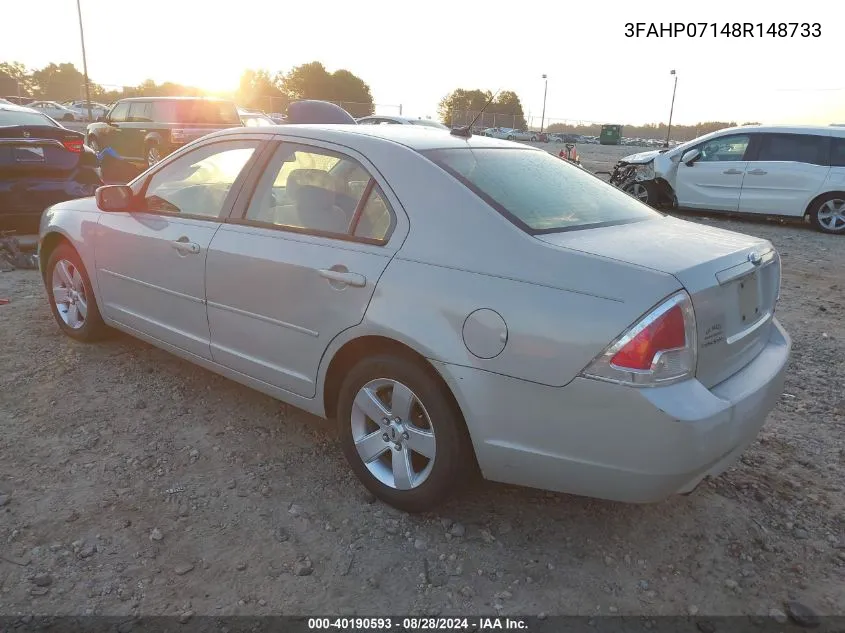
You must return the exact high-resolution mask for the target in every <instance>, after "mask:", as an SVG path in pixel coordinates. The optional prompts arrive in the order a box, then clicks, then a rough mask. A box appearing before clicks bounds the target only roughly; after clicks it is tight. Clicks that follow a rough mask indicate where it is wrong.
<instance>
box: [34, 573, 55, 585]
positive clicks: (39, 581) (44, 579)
mask: <svg viewBox="0 0 845 633" xmlns="http://www.w3.org/2000/svg"><path fill="white" fill-rule="evenodd" d="M32 584H33V585H35V586H36V587H49V586H50V585H52V584H53V577H52V576H50V574H38V575H37V576H33V577H32Z"/></svg>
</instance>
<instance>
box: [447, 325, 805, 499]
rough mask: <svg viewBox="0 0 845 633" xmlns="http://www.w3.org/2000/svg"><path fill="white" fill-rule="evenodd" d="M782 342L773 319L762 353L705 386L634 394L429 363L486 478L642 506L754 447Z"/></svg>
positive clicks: (589, 383)
mask: <svg viewBox="0 0 845 633" xmlns="http://www.w3.org/2000/svg"><path fill="white" fill-rule="evenodd" d="M790 349H791V341H790V338H789V336H788V335H787V333H786V332H785V331H784V330H783V328H782V327H781V326H780V324H779V323H778V322H777V321H775V322H774V327H773V328H772V333H771V338H770V340H769V343H768V345H767V346H766V347H765V348H764V349H763V351H762V352H761V353H760V354H759V355H758V356H757V358H755V359H754V360H753V361H751V362H750V363H749V364H748V365H747V366H746V367H744V368H743V369H742V370H740V371H739V372H738V373H736V374H734V375H733V376H731V377H730V378H729V379H727V380H725V381H724V382H722V383H721V384H719V385H716V386H715V387H713V388H712V389H707V388H705V387H704V386H703V385H702V384H701V383H699V382H698V381H697V380H688V381H685V382H682V383H678V384H675V385H670V386H666V387H659V388H646V389H635V388H630V387H624V386H620V385H614V384H610V383H604V382H599V381H595V380H590V379H586V378H576V379H575V380H573V381H572V382H571V383H569V384H568V385H567V386H565V387H561V388H554V387H546V386H542V385H538V384H536V383H529V382H525V381H520V380H515V379H512V378H506V377H504V376H499V375H496V374H490V373H488V372H483V371H480V370H477V369H470V368H466V367H456V366H453V365H443V364H440V365H438V369H439V370H440V371H441V373H442V375H443V376H444V378H445V379H446V381H447V383H449V385H450V386H451V387H452V389H453V391H454V393H455V396H456V398H457V399H458V402H459V404H460V405H461V408H462V410H463V412H464V415H465V418H466V420H467V425H468V427H469V430H470V434H471V436H472V441H473V445H474V447H475V451H476V456H477V458H478V463H479V466H480V467H481V470H482V473H483V474H484V476H485V477H486V478H488V479H491V480H494V481H501V482H505V483H511V484H517V485H524V486H530V487H534V488H544V489H549V490H556V491H560V492H567V493H572V494H578V495H584V496H589V497H597V498H602V499H610V500H615V501H624V502H632V503H647V502H655V501H660V500H663V499H665V498H667V497H669V496H671V495H673V494H683V493H687V492H689V491H691V490H693V489H694V488H695V487H696V486H697V485H698V484H699V483H700V482H701V481H702V480H703V479H704V478H706V477H708V476H711V477H712V476H716V475H718V474H720V473H722V472H723V471H724V470H726V469H727V468H728V467H730V465H731V464H732V463H734V461H735V460H736V459H737V458H738V457H739V455H740V454H741V453H742V452H743V451H744V450H745V449H746V448H747V447H748V446H749V445H750V444H751V443H752V442H753V441H754V439H755V438H756V436H757V433H758V432H759V430H760V428H761V427H762V426H763V423H764V421H765V419H766V416H767V415H768V413H769V412H770V411H771V410H772V409H773V408H774V406H775V404H776V403H777V401H778V398H779V397H780V394H781V393H782V390H783V383H784V378H785V374H786V367H787V363H788V360H789V353H790Z"/></svg>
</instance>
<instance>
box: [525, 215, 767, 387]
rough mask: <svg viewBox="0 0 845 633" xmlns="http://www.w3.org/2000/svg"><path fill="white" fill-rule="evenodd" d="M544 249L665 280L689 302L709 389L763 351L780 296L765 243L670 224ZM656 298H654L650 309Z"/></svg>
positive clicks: (549, 239)
mask: <svg viewBox="0 0 845 633" xmlns="http://www.w3.org/2000/svg"><path fill="white" fill-rule="evenodd" d="M537 239H540V240H542V241H544V242H546V243H549V244H553V245H555V246H560V247H564V248H567V249H572V250H578V251H582V252H585V253H591V254H594V255H599V256H603V257H609V258H612V259H616V260H620V261H624V262H627V263H630V264H635V265H638V266H643V267H645V268H649V269H652V270H658V271H661V272H665V273H669V274H671V275H673V276H674V277H675V278H676V279H678V281H680V282H681V284H683V286H684V288H685V289H686V290H687V292H688V293H689V294H690V297H691V298H692V303H693V308H694V310H695V320H696V328H697V335H698V365H697V370H696V377H697V378H698V380H699V381H701V382H702V383H703V384H704V385H705V386H706V387H712V386H714V385H716V384H718V383H720V382H722V381H723V380H725V379H727V378H729V377H730V376H732V375H733V374H734V373H736V372H737V371H739V370H740V369H742V368H743V367H745V365H747V364H748V363H749V362H751V360H753V359H754V358H755V357H756V356H757V354H759V353H760V352H761V351H762V349H763V348H764V347H765V346H766V343H767V342H768V340H769V334H770V332H771V325H772V317H773V315H774V309H775V303H776V301H777V296H778V291H779V288H780V259H779V256H778V254H777V252H776V251H775V250H774V247H773V246H772V245H771V243H770V242H769V241H767V240H764V239H761V238H757V237H752V236H749V235H743V234H740V233H734V232H732V231H725V230H723V229H717V228H713V227H709V226H702V225H700V224H695V223H692V222H685V221H683V220H677V219H675V218H671V217H664V218H659V219H655V220H649V221H644V222H637V223H634V224H626V225H620V226H611V227H602V228H596V229H584V230H579V231H570V232H563V233H549V234H545V235H538V236H537ZM660 299H661V297H655V302H657V301H658V300H660Z"/></svg>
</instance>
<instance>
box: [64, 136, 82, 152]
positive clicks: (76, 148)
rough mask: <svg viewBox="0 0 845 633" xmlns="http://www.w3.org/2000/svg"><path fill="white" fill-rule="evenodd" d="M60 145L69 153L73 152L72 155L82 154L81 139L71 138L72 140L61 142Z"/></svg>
mask: <svg viewBox="0 0 845 633" xmlns="http://www.w3.org/2000/svg"><path fill="white" fill-rule="evenodd" d="M62 145H63V146H64V148H65V149H66V150H67V151H69V152H73V153H74V154H80V153H82V139H81V138H73V139H69V140H66V141H62Z"/></svg>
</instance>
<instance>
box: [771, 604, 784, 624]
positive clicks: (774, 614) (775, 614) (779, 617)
mask: <svg viewBox="0 0 845 633" xmlns="http://www.w3.org/2000/svg"><path fill="white" fill-rule="evenodd" d="M769 617H770V618H772V619H773V620H774V621H775V622H777V623H778V624H786V621H787V617H786V614H785V613H784V612H783V611H781V610H780V609H777V608H772V609H769Z"/></svg>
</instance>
